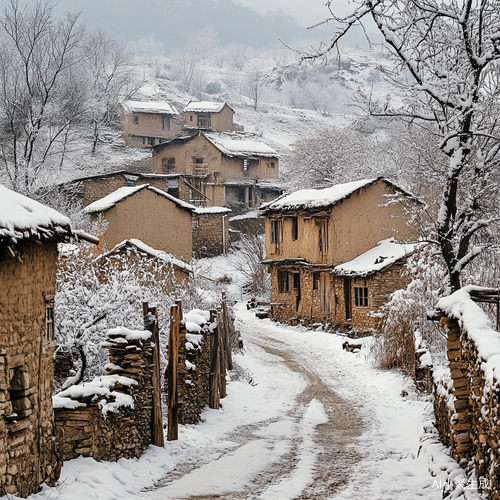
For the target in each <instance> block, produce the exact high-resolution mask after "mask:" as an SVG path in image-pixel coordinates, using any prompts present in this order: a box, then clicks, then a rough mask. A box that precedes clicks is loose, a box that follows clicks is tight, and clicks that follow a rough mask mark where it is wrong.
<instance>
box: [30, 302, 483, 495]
mask: <svg viewBox="0 0 500 500" xmlns="http://www.w3.org/2000/svg"><path fill="white" fill-rule="evenodd" d="M236 317H237V321H238V326H239V328H240V329H241V334H242V337H243V339H244V342H245V349H244V351H243V352H242V353H240V354H237V355H235V363H236V364H237V366H238V367H239V369H238V370H239V372H240V373H241V372H243V373H244V376H243V378H240V379H239V380H231V381H230V382H229V383H228V396H227V398H226V399H224V400H223V401H222V404H223V408H222V409H221V410H219V411H217V410H210V409H206V410H205V411H204V413H203V421H202V422H201V423H200V424H198V425H187V426H180V430H179V440H178V441H175V442H168V443H167V444H166V447H165V449H161V448H158V447H151V448H150V449H149V450H148V452H147V453H146V454H145V455H144V456H143V457H141V458H140V459H134V460H125V459H122V460H120V461H119V462H117V463H97V462H95V461H94V460H93V459H91V458H78V459H76V460H71V461H69V462H66V463H65V465H64V468H63V473H62V477H61V479H60V486H58V487H56V488H48V487H44V488H43V490H42V491H41V492H40V493H38V494H36V495H32V496H31V497H30V498H31V499H32V500H48V499H49V498H50V500H88V499H96V500H129V499H137V498H144V499H146V500H156V499H162V500H167V499H184V498H198V499H204V500H205V499H209V498H226V499H240V498H245V499H257V498H258V499H263V500H271V499H273V500H288V499H290V500H291V499H299V498H300V499H305V498H307V499H310V498H315V499H316V498H317V499H322V500H323V499H325V500H326V499H334V500H351V499H352V500H359V499H360V498H366V499H370V500H387V499H395V498H397V499H398V500H414V499H416V498H425V499H436V500H437V499H441V498H442V487H443V485H444V483H445V482H446V481H447V480H455V481H462V482H463V481H465V479H466V478H465V475H464V473H463V471H462V470H461V469H460V468H459V467H458V465H457V464H456V463H455V462H454V461H453V460H451V459H450V458H449V456H448V454H447V451H446V449H445V448H444V447H443V445H442V444H441V443H440V442H439V441H438V440H437V436H436V432H435V431H434V430H433V426H432V418H433V415H432V403H431V402H430V401H429V400H428V399H425V398H422V397H419V396H417V394H416V393H415V392H414V390H413V385H412V383H411V381H410V380H408V379H405V378H404V377H402V376H401V375H399V374H398V373H395V372H387V371H379V370H376V369H374V368H373V367H372V366H370V363H369V362H368V361H367V356H366V355H367V348H366V345H365V346H364V347H363V349H362V350H361V352H360V353H358V354H352V353H349V352H347V351H344V350H342V347H341V344H342V341H343V340H344V339H343V337H342V336H340V335H335V334H331V333H328V332H323V331H311V330H306V329H305V328H303V327H290V326H284V325H281V324H278V323H273V322H271V321H270V320H267V319H266V320H259V319H256V318H255V316H254V314H253V313H252V311H247V310H246V308H245V306H244V305H243V304H240V305H239V306H238V307H237V310H236ZM365 342H369V341H365ZM318 384H319V385H323V386H324V390H323V391H321V390H318V387H319V385H318ZM311 387H312V388H313V390H312V391H311ZM403 390H405V391H407V393H408V396H405V397H403V396H402V395H401V393H402V391H403ZM325 391H326V392H325ZM326 393H328V394H330V396H328V394H327V397H325V394H326ZM335 394H336V395H335ZM328 398H330V400H331V401H333V403H334V404H333V405H329V399H328ZM332 398H333V399H332ZM335 398H336V399H335ZM331 401H330V402H331ZM329 420H331V421H330V422H329ZM329 423H330V424H332V423H333V424H334V425H333V426H331V425H330V427H329ZM336 428H339V429H340V428H341V431H340V432H337V433H336V432H335V429H336ZM350 429H353V430H352V432H351V430H350ZM325 430H326V431H327V432H326V436H325ZM336 452H338V453H337V454H335V453H336ZM325 457H326V458H325ZM332 457H334V458H332ZM461 493H462V491H461V490H460V489H458V490H455V491H454V492H453V493H452V496H450V497H449V498H459V497H460V498H466V499H479V498H481V497H480V496H479V495H478V493H477V492H476V491H475V490H473V489H469V488H466V489H465V490H463V494H462V495H460V494H461Z"/></svg>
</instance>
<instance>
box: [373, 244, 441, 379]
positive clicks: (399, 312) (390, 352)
mask: <svg viewBox="0 0 500 500" xmlns="http://www.w3.org/2000/svg"><path fill="white" fill-rule="evenodd" d="M406 268H407V272H408V273H409V276H410V277H412V281H411V283H410V284H409V285H408V286H407V287H406V289H404V290H397V291H396V292H394V293H393V294H392V295H391V299H390V300H389V302H387V303H386V304H385V305H384V306H383V307H382V308H381V309H380V311H379V313H378V314H380V317H381V321H380V327H379V330H378V331H377V332H376V333H375V335H374V342H373V344H372V348H371V354H372V356H373V357H374V359H375V361H376V362H377V364H378V365H379V366H380V367H381V368H385V369H392V368H397V369H399V370H401V371H402V372H404V373H406V374H408V375H411V376H414V375H415V351H416V350H417V349H419V348H421V347H426V348H428V349H429V350H430V352H431V354H432V357H433V360H434V361H435V362H436V361H438V360H439V358H440V357H443V356H444V355H445V351H446V338H445V337H444V335H443V334H442V332H441V331H440V330H439V327H438V326H437V325H436V324H435V323H434V322H432V321H429V320H428V319H427V318H428V314H427V313H428V312H431V311H432V310H433V309H434V306H435V305H436V302H437V300H438V299H439V297H440V295H441V293H440V291H441V287H442V285H443V281H444V280H445V277H446V269H445V267H444V265H443V264H442V263H441V262H440V261H439V260H438V259H437V258H436V256H435V255H433V252H432V247H430V246H427V247H426V248H424V249H422V250H420V251H417V252H415V253H414V254H413V255H412V256H411V257H410V258H409V259H408V263H407V266H406Z"/></svg>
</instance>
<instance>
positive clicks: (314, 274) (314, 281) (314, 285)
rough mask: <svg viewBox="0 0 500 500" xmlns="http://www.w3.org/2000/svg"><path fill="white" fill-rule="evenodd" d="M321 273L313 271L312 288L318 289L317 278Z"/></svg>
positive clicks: (318, 278)
mask: <svg viewBox="0 0 500 500" xmlns="http://www.w3.org/2000/svg"><path fill="white" fill-rule="evenodd" d="M320 276H321V273H313V290H319V280H320Z"/></svg>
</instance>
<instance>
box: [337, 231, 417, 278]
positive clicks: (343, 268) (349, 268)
mask: <svg viewBox="0 0 500 500" xmlns="http://www.w3.org/2000/svg"><path fill="white" fill-rule="evenodd" d="M421 245H422V243H398V242H397V241H396V240H395V239H394V238H388V239H386V240H382V241H379V242H378V243H377V245H376V246H374V247H373V248H371V249H370V250H368V251H366V252H365V253H363V254H361V255H359V256H358V257H356V258H355V259H353V260H350V261H349V262H345V263H344V264H340V265H338V266H335V267H334V268H333V270H332V273H333V274H335V275H338V276H367V275H369V274H371V273H374V272H376V271H380V270H382V269H384V268H385V267H387V266H390V265H391V264H394V262H396V261H398V260H399V259H402V258H403V257H406V256H407V255H410V254H411V253H413V252H414V251H415V250H416V249H417V247H419V246H421Z"/></svg>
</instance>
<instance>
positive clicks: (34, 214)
mask: <svg viewBox="0 0 500 500" xmlns="http://www.w3.org/2000/svg"><path fill="white" fill-rule="evenodd" d="M52 231H55V232H58V233H67V232H69V233H70V234H71V233H72V228H71V221H70V220H69V218H68V217H66V216H64V215H62V214H60V213H59V212H57V211H56V210H54V209H52V208H49V207H47V206H45V205H42V204H41V203H39V202H38V201H35V200H32V199H31V198H28V197H26V196H23V195H22V194H19V193H16V192H15V191H12V190H10V189H8V188H6V187H5V186H1V185H0V238H10V239H11V240H12V241H13V242H17V241H18V240H20V239H23V238H30V237H32V236H36V237H38V238H40V237H50V236H52Z"/></svg>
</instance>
